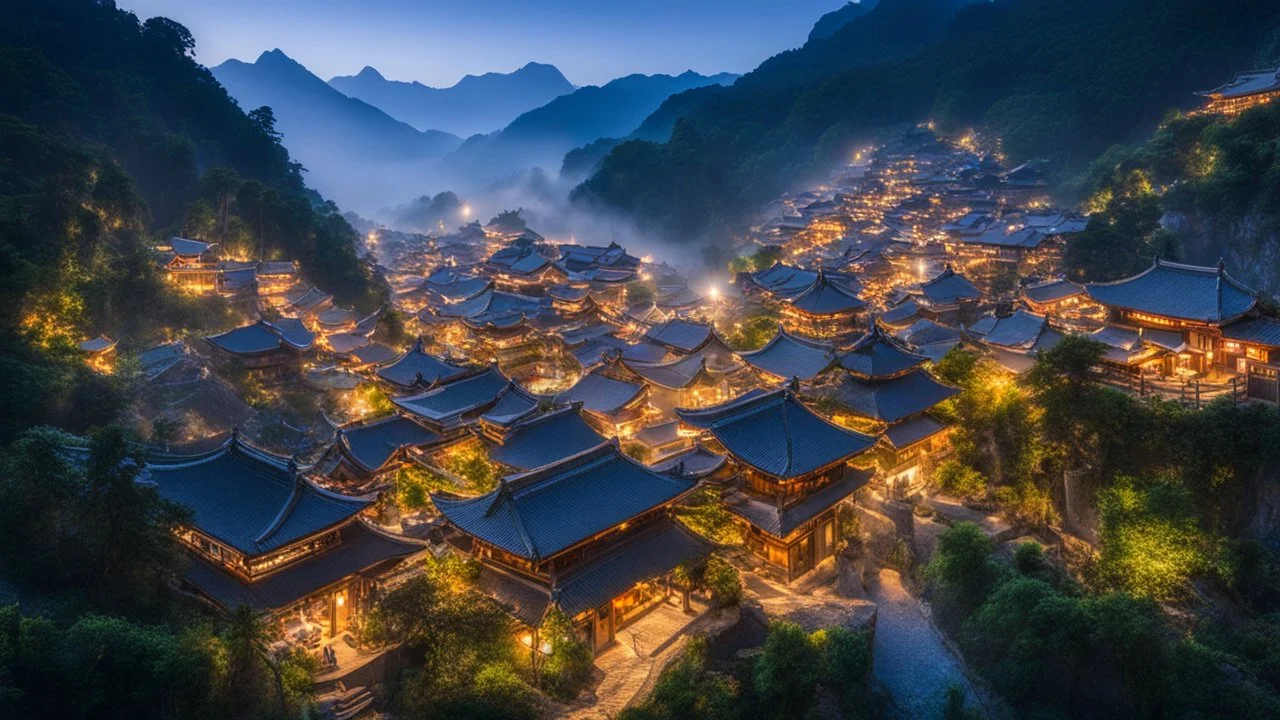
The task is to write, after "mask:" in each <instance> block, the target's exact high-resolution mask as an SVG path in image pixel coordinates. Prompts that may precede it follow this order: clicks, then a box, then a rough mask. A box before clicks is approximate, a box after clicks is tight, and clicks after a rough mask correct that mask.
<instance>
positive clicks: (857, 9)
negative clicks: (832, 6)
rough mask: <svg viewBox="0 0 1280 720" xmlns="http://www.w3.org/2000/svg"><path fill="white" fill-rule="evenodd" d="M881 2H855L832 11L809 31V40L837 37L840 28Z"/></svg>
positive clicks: (867, 0)
mask: <svg viewBox="0 0 1280 720" xmlns="http://www.w3.org/2000/svg"><path fill="white" fill-rule="evenodd" d="M879 2H880V0H855V1H854V2H848V3H845V5H844V7H842V8H839V9H836V10H832V11H831V12H829V13H827V14H826V15H823V16H822V17H820V18H818V22H816V23H814V24H813V29H812V30H810V31H809V39H810V40H816V39H820V38H829V37H831V36H832V35H835V34H836V33H837V32H839V31H840V28H842V27H844V26H845V25H848V24H849V23H850V22H853V21H854V20H856V19H858V18H860V17H862V16H863V15H866V14H867V13H869V12H871V11H872V10H873V9H875V6H876V4H877V3H879Z"/></svg>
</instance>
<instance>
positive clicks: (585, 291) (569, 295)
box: [547, 285, 591, 302]
mask: <svg viewBox="0 0 1280 720" xmlns="http://www.w3.org/2000/svg"><path fill="white" fill-rule="evenodd" d="M547 296H548V297H550V298H551V299H553V300H561V301H563V302H581V301H582V300H585V299H587V298H588V297H591V288H589V287H575V286H573V285H552V286H551V287H549V288H547Z"/></svg>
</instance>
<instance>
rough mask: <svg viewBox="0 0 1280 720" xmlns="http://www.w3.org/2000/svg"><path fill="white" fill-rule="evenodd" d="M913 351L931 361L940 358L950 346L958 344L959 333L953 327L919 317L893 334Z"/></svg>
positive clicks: (948, 350)
mask: <svg viewBox="0 0 1280 720" xmlns="http://www.w3.org/2000/svg"><path fill="white" fill-rule="evenodd" d="M894 337H896V338H898V339H899V340H901V341H902V342H904V343H906V344H907V345H908V346H909V347H911V349H912V350H913V351H915V352H916V353H919V354H920V355H923V356H925V357H927V358H929V360H930V361H931V362H935V363H936V362H938V361H939V360H941V359H942V358H943V357H944V356H946V354H947V353H948V352H950V351H951V348H953V347H955V346H956V345H959V344H960V338H961V333H960V331H959V330H956V329H955V328H953V327H948V326H946V325H941V324H939V323H936V322H934V321H932V320H930V319H928V318H920V319H919V320H917V321H915V323H914V324H912V325H911V327H908V328H907V329H905V330H901V331H899V332H898V333H896V334H895V335H894Z"/></svg>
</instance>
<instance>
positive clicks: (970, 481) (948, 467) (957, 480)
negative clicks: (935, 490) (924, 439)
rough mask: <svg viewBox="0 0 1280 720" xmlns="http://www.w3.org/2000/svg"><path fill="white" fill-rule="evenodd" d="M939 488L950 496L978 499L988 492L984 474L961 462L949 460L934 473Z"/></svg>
mask: <svg viewBox="0 0 1280 720" xmlns="http://www.w3.org/2000/svg"><path fill="white" fill-rule="evenodd" d="M934 478H935V479H936V480H937V482H938V486H939V487H940V488H942V491H943V492H945V493H947V494H948V495H955V496H957V497H977V496H979V495H985V494H986V492H987V479H986V478H985V477H983V476H982V473H980V472H978V471H977V470H974V469H973V468H971V467H969V466H968V465H965V464H964V463H962V462H960V461H959V460H948V461H946V462H944V463H942V464H941V465H939V466H938V469H937V470H935V471H934Z"/></svg>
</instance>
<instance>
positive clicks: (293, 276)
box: [256, 260, 298, 295]
mask: <svg viewBox="0 0 1280 720" xmlns="http://www.w3.org/2000/svg"><path fill="white" fill-rule="evenodd" d="M256 279H257V283H258V294H259V295H279V294H281V293H283V292H285V291H286V290H288V289H289V288H291V287H293V285H294V283H296V282H297V281H298V263H296V262H294V261H293V260H278V261H266V260H264V261H263V262H260V263H258V270H257V274H256Z"/></svg>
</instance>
